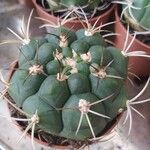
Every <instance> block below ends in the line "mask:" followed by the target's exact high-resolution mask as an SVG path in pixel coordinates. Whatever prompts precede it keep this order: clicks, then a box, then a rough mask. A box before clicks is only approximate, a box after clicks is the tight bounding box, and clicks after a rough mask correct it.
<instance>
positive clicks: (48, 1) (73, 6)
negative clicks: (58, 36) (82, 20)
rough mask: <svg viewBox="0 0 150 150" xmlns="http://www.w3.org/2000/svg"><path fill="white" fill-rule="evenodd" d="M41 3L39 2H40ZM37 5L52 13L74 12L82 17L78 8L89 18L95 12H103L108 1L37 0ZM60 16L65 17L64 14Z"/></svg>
mask: <svg viewBox="0 0 150 150" xmlns="http://www.w3.org/2000/svg"><path fill="white" fill-rule="evenodd" d="M40 1H41V2H40ZM39 3H41V4H42V6H43V7H44V8H45V7H46V6H47V5H48V8H47V7H46V10H47V11H53V12H54V13H59V12H60V13H65V12H67V11H71V10H74V11H75V12H76V14H78V15H79V16H83V15H82V13H81V11H80V8H82V9H83V10H84V11H85V12H86V14H87V16H89V17H91V16H93V15H95V14H96V12H97V10H98V11H100V10H104V9H106V8H107V7H108V6H109V5H110V4H111V1H108V0H39ZM62 16H65V15H64V14H63V15H62Z"/></svg>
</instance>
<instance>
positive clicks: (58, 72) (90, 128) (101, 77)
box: [8, 27, 128, 140]
mask: <svg viewBox="0 0 150 150" xmlns="http://www.w3.org/2000/svg"><path fill="white" fill-rule="evenodd" d="M20 52H21V53H20V57H19V66H18V69H17V70H16V71H15V72H14V74H13V76H12V78H11V80H10V86H9V90H8V92H9V95H10V96H11V97H12V99H13V100H14V102H15V103H16V104H17V106H18V107H20V108H22V109H23V111H24V112H26V113H28V114H30V115H34V114H35V112H37V116H38V118H39V121H37V122H36V130H38V129H41V130H43V131H45V132H47V133H50V134H52V135H56V136H61V137H65V138H69V139H74V140H87V139H89V138H93V137H96V136H99V135H100V134H101V133H102V131H104V130H105V128H106V126H107V125H108V123H110V122H111V121H112V120H113V119H114V118H115V117H117V115H118V114H119V113H120V112H121V111H122V110H124V109H125V108H126V101H127V93H126V89H125V86H124V81H125V80H126V78H127V65H128V59H127V57H124V56H123V54H122V53H121V52H120V51H118V50H117V49H116V48H115V47H107V45H106V43H105V40H104V39H103V38H102V36H101V35H100V34H97V33H90V32H87V31H86V30H85V29H80V30H78V31H77V32H74V31H70V30H69V29H66V28H64V27H60V28H57V29H54V30H53V31H52V32H51V33H50V34H48V35H47V36H46V37H45V38H39V39H31V40H30V43H29V44H26V45H23V46H22V47H21V49H20Z"/></svg>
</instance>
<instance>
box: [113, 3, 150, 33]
mask: <svg viewBox="0 0 150 150" xmlns="http://www.w3.org/2000/svg"><path fill="white" fill-rule="evenodd" d="M114 3H115V1H114ZM116 3H120V4H122V15H124V17H125V20H126V21H127V22H128V23H129V24H130V26H131V27H132V28H133V29H135V31H144V30H150V17H149V14H150V1H149V0H121V1H116ZM122 15H121V16H122Z"/></svg>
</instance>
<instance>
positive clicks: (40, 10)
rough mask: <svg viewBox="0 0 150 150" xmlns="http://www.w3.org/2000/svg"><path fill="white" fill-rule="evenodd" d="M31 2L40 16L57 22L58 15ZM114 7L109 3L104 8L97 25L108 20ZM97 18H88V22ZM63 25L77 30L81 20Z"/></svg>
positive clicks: (81, 26) (92, 21)
mask: <svg viewBox="0 0 150 150" xmlns="http://www.w3.org/2000/svg"><path fill="white" fill-rule="evenodd" d="M32 2H33V4H34V6H35V8H36V10H37V13H38V15H39V16H40V17H41V18H45V19H47V20H51V21H52V22H54V23H56V24H57V21H58V17H56V16H54V15H51V14H49V13H48V12H46V11H45V10H44V9H43V8H42V7H41V6H40V5H38V4H37V3H36V0H32ZM114 8H115V5H111V6H110V8H109V9H107V10H106V12H104V13H102V14H101V18H100V20H99V21H98V23H97V25H98V26H99V25H100V23H103V24H104V23H106V22H107V21H108V20H109V18H110V16H112V14H114ZM98 18H99V16H97V17H93V18H91V19H89V22H90V23H91V24H94V23H95V22H96V20H97V19H98ZM65 26H66V27H69V28H71V27H73V30H78V29H81V28H83V25H82V24H81V22H80V21H79V20H73V21H69V22H68V23H66V24H65Z"/></svg>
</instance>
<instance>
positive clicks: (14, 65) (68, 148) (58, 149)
mask: <svg viewBox="0 0 150 150" xmlns="http://www.w3.org/2000/svg"><path fill="white" fill-rule="evenodd" d="M14 68H18V61H17V60H16V61H14V62H13V63H12V67H11V69H10V72H9V75H8V81H10V79H11V77H12V75H13V74H14V72H15V69H14ZM11 107H12V106H10V104H8V108H9V110H11V109H10V108H11ZM10 114H11V111H10ZM122 115H123V112H122V113H120V114H118V116H117V117H116V118H115V119H114V120H113V121H112V124H111V125H110V127H109V128H108V130H106V131H105V132H104V133H103V134H102V135H101V136H100V137H103V136H110V135H111V133H112V131H113V129H114V128H115V127H116V126H117V124H118V122H119V121H120V119H121V117H122ZM12 122H14V124H15V126H17V128H19V129H20V131H21V132H23V130H24V129H23V127H22V126H21V125H20V124H19V123H18V122H17V121H15V120H12ZM27 136H28V137H29V138H31V135H30V134H29V133H27ZM34 141H36V142H37V143H39V144H41V145H43V146H45V147H52V148H55V149H56V150H71V149H72V146H71V145H68V146H60V145H49V144H48V143H46V142H43V141H41V140H39V139H37V138H34ZM97 142H99V140H97V141H93V142H92V143H93V144H94V143H97Z"/></svg>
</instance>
